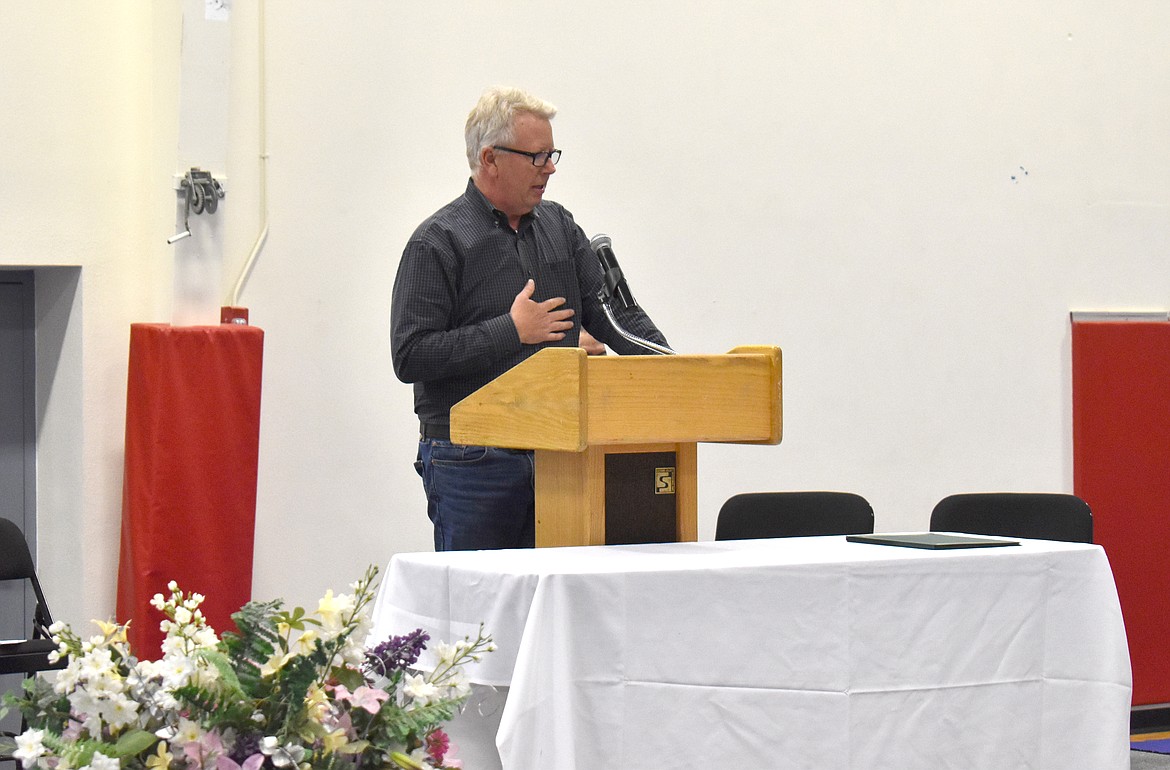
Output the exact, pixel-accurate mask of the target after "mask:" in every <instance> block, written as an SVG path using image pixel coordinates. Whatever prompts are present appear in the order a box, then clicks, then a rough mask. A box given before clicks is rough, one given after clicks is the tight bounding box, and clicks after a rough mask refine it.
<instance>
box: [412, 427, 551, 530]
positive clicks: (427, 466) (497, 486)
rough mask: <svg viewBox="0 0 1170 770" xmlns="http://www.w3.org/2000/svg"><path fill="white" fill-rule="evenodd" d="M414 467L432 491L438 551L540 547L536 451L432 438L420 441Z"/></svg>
mask: <svg viewBox="0 0 1170 770" xmlns="http://www.w3.org/2000/svg"><path fill="white" fill-rule="evenodd" d="M414 468H415V470H417V471H418V474H419V475H420V476H422V482H423V489H424V490H425V491H426V493H427V515H428V516H430V518H431V523H432V524H433V525H434V527H435V550H436V551H474V550H481V549H490V548H531V547H533V545H535V541H536V535H535V531H536V530H535V527H536V509H535V508H536V504H535V499H534V497H533V480H534V470H533V468H534V466H533V462H532V452H530V451H525V450H518V449H500V448H498V447H482V446H463V445H462V444H452V443H451V442H450V441H443V440H441V439H433V438H428V439H422V440H421V441H419V442H418V460H417V462H415V464H414Z"/></svg>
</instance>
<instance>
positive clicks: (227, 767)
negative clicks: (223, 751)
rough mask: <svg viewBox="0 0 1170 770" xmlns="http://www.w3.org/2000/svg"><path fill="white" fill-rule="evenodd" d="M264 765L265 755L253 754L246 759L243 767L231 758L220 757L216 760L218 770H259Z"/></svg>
mask: <svg viewBox="0 0 1170 770" xmlns="http://www.w3.org/2000/svg"><path fill="white" fill-rule="evenodd" d="M262 764H264V755H263V754H253V755H252V756H250V757H248V758H247V759H245V760H244V764H242V765H241V764H239V763H237V762H236V761H235V760H234V759H232V758H231V757H225V756H223V755H220V757H219V758H218V759H217V760H216V770H259V767H260V765H262Z"/></svg>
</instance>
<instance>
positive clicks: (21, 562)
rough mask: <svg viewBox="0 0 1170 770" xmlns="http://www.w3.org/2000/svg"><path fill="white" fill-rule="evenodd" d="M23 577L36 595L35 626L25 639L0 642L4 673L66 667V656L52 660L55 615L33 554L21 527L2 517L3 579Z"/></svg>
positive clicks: (0, 664)
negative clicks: (52, 629) (50, 634)
mask: <svg viewBox="0 0 1170 770" xmlns="http://www.w3.org/2000/svg"><path fill="white" fill-rule="evenodd" d="M9 580H13V581H16V580H19V581H21V584H22V585H21V587H22V589H23V587H24V586H25V585H31V586H32V590H33V595H34V596H35V597H36V602H37V603H36V608H35V609H34V610H33V617H32V627H31V628H29V629H27V630H26V631H24V632H23V633H24V640H23V641H15V642H8V643H5V644H0V674H24V675H26V676H31V675H33V674H35V673H36V672H38V671H51V670H53V669H58V668H65V665H66V663H67V662H68V661H66V660H65V659H64V658H62V659H60V660H58V661H56V662H55V663H51V662H50V661H49V653H51V652H52V651H53V650H56V649H57V645H56V644H54V643H53V640H52V639H50V638H49V626H51V625H52V624H53V616H52V615H50V614H49V606H48V604H47V603H46V602H45V594H44V593H43V592H42V591H41V582H40V581H39V580H37V571H36V569H35V568H34V567H33V560H32V554H30V553H29V551H28V543H27V542H26V541H25V539H24V534H23V533H22V532H21V531H20V528H19V527H17V526H16V524H14V523H13V522H11V521H9V520H8V519H4V518H0V581H9Z"/></svg>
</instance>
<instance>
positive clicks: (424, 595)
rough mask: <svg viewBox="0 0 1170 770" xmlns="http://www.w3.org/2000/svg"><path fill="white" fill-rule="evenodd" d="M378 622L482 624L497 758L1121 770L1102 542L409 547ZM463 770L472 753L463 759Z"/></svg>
mask: <svg viewBox="0 0 1170 770" xmlns="http://www.w3.org/2000/svg"><path fill="white" fill-rule="evenodd" d="M374 619H375V626H376V629H375V633H376V634H377V635H379V636H387V635H390V634H402V633H405V632H406V631H410V630H413V629H414V628H416V627H421V628H423V629H424V630H426V631H428V632H429V633H430V634H431V636H432V639H435V640H438V639H442V640H445V641H453V640H455V639H459V638H462V637H463V636H466V635H471V636H472V637H473V638H474V634H475V632H476V630H477V629H478V626H479V624H480V622H481V621H482V622H483V623H485V624H486V627H487V630H488V631H490V632H491V633H492V635H493V637H494V638H495V641H496V643H497V644H498V645H499V650H498V651H496V652H494V653H492V654H490V655H488V656H487V657H486V658H485V659H484V661H483V662H482V663H480V664H475V665H473V666H472V667H471V669H469V673H470V674H471V675H472V677H473V679H475V680H476V681H477V682H480V683H484V684H490V685H499V686H507V687H509V690H508V692H507V700H506V703H505V705H504V708H503V712H502V717H501V719H500V727H499V731H498V733H497V736H496V742H497V746H498V749H499V757H500V760H501V762H502V766H503V767H504V768H505V769H506V770H529V769H531V770H573V769H574V768H576V769H578V770H603V769H605V768H623V770H625V769H628V768H647V769H651V768H653V769H655V770H658V769H661V768H672V769H674V768H711V767H720V768H724V767H745V768H785V770H788V769H795V768H809V769H810V770H832V769H834V768H841V769H843V770H844V769H846V768H848V769H849V770H875V769H878V768H890V769H891V770H911V769H913V768H922V770H939V769H940V768H952V767H953V768H964V769H968V770H969V769H971V768H987V770H1006V769H1007V768H1032V769H1038V768H1051V769H1052V770H1058V769H1059V770H1071V769H1073V768H1085V770H1111V769H1112V768H1116V770H1123V769H1124V768H1128V767H1129V764H1128V763H1129V752H1128V748H1129V744H1128V729H1129V707H1130V684H1131V682H1130V669H1129V655H1128V650H1127V647H1126V639H1125V630H1124V627H1123V625H1122V618H1121V611H1120V607H1119V605H1118V601H1117V592H1116V589H1115V588H1114V584H1113V577H1112V574H1111V572H1110V570H1109V565H1108V562H1107V560H1106V557H1105V553H1104V552H1103V551H1102V550H1101V548H1100V547H1097V546H1089V545H1078V544H1072V543H1055V542H1047V541H1026V540H1025V541H1021V545H1020V546H1013V547H1006V548H990V549H972V550H956V551H926V550H917V549H910V548H894V547H890V546H879V545H865V544H859V543H847V542H846V541H845V539H844V538H843V537H821V538H790V539H781V540H753V541H738V542H717V543H711V542H708V543H674V544H664V545H632V546H596V547H583V548H550V549H536V550H526V551H482V552H465V553H438V554H436V553H425V554H399V555H397V556H395V557H394V558H393V559H392V560H391V562H390V566H389V569H388V571H387V574H386V575H385V578H384V580H383V585H382V588H381V590H380V592H379V596H378V599H377V603H376V605H375V610H374ZM468 770H477V769H476V768H472V767H469V768H468Z"/></svg>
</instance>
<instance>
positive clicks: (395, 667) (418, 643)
mask: <svg viewBox="0 0 1170 770" xmlns="http://www.w3.org/2000/svg"><path fill="white" fill-rule="evenodd" d="M430 638H431V637H430V636H429V635H427V634H425V633H423V630H422V629H421V628H418V629H415V630H414V631H412V632H411V633H409V634H406V635H405V636H392V637H390V638H389V639H387V640H386V641H384V642H382V643H381V644H379V645H378V646H377V647H375V648H374V649H372V650H370V651H368V652H367V653H366V668H368V669H369V670H370V671H371V672H372V673H374V674H376V675H381V676H390V675H392V674H394V673H395V672H398V671H403V670H405V669H406V668H408V667H410V666H413V665H414V664H415V662H416V661H417V660H418V656H419V655H420V654H422V651H423V650H425V649H426V648H427V640H428V639H430Z"/></svg>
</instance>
